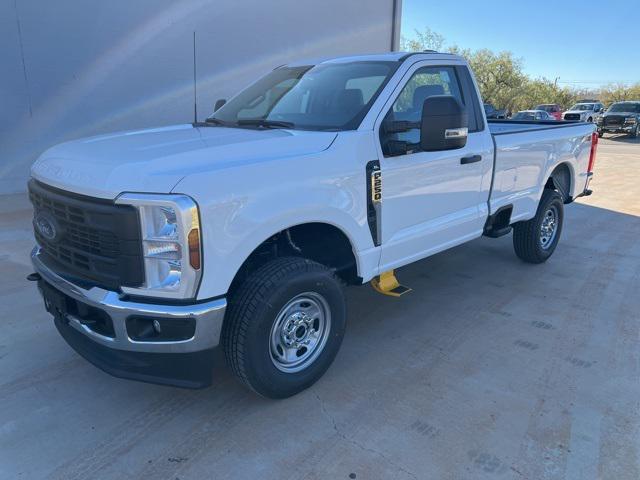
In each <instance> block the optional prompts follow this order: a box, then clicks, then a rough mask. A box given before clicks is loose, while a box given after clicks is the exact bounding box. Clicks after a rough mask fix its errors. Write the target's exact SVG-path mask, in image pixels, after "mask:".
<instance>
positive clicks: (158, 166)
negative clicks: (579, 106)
mask: <svg viewBox="0 0 640 480" xmlns="http://www.w3.org/2000/svg"><path fill="white" fill-rule="evenodd" d="M220 103H222V102H220ZM594 130H595V125H593V124H587V123H576V122H567V123H558V122H516V121H498V122H492V123H488V122H487V121H486V118H485V114H484V110H483V104H482V101H481V98H480V94H479V92H478V88H477V85H476V83H475V81H474V78H473V76H472V73H471V71H470V69H469V67H468V65H467V63H466V62H465V60H464V59H462V58H461V57H458V56H455V55H450V54H440V53H417V54H414V53H411V54H405V53H393V54H384V55H369V56H356V57H347V58H334V59H330V60H323V61H317V62H300V63H294V64H290V65H285V66H281V67H278V68H276V69H274V70H273V71H272V72H270V73H268V74H267V75H266V76H264V77H263V78H260V79H259V80H257V81H256V82H255V83H254V84H252V85H250V86H249V87H248V88H246V89H245V90H243V91H241V92H240V93H238V94H237V95H236V96H235V97H234V98H232V99H230V100H229V101H228V102H227V103H226V104H224V105H223V106H222V107H221V108H220V109H218V110H216V111H215V113H214V114H213V115H212V116H210V117H209V118H208V119H207V120H206V121H205V122H201V123H200V122H195V123H193V124H186V125H178V126H171V127H164V128H154V129H148V130H139V131H129V132H123V133H114V134H110V135H99V136H95V137H91V138H86V139H81V140H77V141H71V142H68V143H64V144H61V145H58V146H55V147H53V148H51V149H49V150H48V151H46V152H45V153H43V154H42V156H41V157H40V158H39V159H38V160H37V161H36V162H35V164H34V165H33V167H32V178H31V180H30V182H29V194H30V198H31V201H32V203H33V207H34V221H33V225H34V230H35V237H36V242H37V246H36V247H35V249H34V251H33V254H32V259H33V265H34V267H35V272H34V273H33V274H32V275H30V279H31V280H36V281H37V282H38V286H39V289H40V291H41V293H42V295H43V297H44V303H45V306H46V309H47V310H48V311H49V312H50V313H51V314H53V316H54V318H55V325H56V326H57V328H58V330H59V331H60V333H61V334H62V336H63V337H64V338H65V339H66V341H67V342H68V343H69V344H70V345H71V346H72V347H73V348H74V349H75V350H77V351H78V352H79V353H80V354H81V355H82V356H84V357H85V358H86V359H88V360H89V361H90V362H92V363H94V364H95V365H97V366H98V367H100V368H102V369H103V370H105V371H107V372H109V373H111V374H113V375H116V376H119V377H125V378H132V379H137V380H143V381H149V382H157V383H164V384H170V385H178V386H183V387H203V386H206V385H208V384H210V382H211V380H212V379H211V377H212V364H213V355H212V352H213V351H214V349H215V348H216V347H218V346H219V345H221V347H222V348H223V349H224V351H225V355H226V358H227V360H228V363H229V364H230V366H231V368H232V369H233V371H234V372H235V373H236V374H237V376H238V377H239V378H240V380H241V381H242V382H244V383H245V384H246V385H248V386H249V387H251V388H252V389H253V390H255V391H256V392H258V393H260V394H262V395H264V396H267V397H273V398H281V397H287V396H290V395H293V394H295V393H297V392H299V391H301V390H302V389H304V388H307V387H309V386H310V385H312V384H313V383H314V382H315V381H316V380H318V378H319V377H320V376H321V375H322V374H323V373H324V372H325V371H326V370H327V368H328V367H329V365H330V364H331V362H332V361H333V359H334V357H335V356H336V353H337V351H338V348H339V347H340V344H341V341H342V338H343V335H344V333H345V325H346V317H347V313H346V309H345V297H344V293H343V286H344V285H345V284H348V285H352V284H357V285H360V284H364V283H367V282H371V283H372V284H373V285H374V287H375V288H376V289H377V290H378V291H380V292H381V293H385V294H388V295H394V296H397V295H400V294H402V293H404V292H405V291H406V290H407V289H406V287H403V286H402V285H400V284H399V283H398V281H397V279H396V277H395V276H394V273H393V271H394V269H396V268H398V267H401V266H403V265H407V264H409V263H411V262H415V261H417V260H420V259H422V258H425V257H428V256H429V255H433V254H435V253H437V252H441V251H443V250H446V249H448V248H451V247H454V246H456V245H460V244H462V243H464V242H468V241H470V240H473V239H475V238H478V237H480V236H482V235H486V236H489V237H497V236H501V235H506V234H509V233H511V232H512V231H513V245H514V248H515V252H516V254H517V255H518V256H519V257H520V258H521V259H522V260H524V261H525V262H530V263H541V262H544V261H545V260H547V259H548V258H549V257H550V256H551V254H552V253H553V251H554V250H555V248H556V245H557V244H558V240H559V239H560V235H561V232H562V227H563V205H565V204H567V203H570V202H571V201H573V200H574V199H575V198H576V197H579V196H581V195H587V194H589V193H591V191H590V190H589V181H590V178H591V175H592V170H593V163H594V159H595V151H596V144H597V139H598V137H597V135H596V134H595V133H594Z"/></svg>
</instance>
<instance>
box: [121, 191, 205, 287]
mask: <svg viewBox="0 0 640 480" xmlns="http://www.w3.org/2000/svg"><path fill="white" fill-rule="evenodd" d="M116 203H118V204H123V205H133V206H134V207H136V208H137V209H138V213H139V216H140V231H141V233H142V254H143V256H144V273H145V282H144V285H143V286H142V287H135V288H134V287H122V291H123V292H125V293H129V294H131V295H144V296H152V297H163V298H181V299H184V298H193V297H195V294H196V291H197V289H198V284H199V282H200V274H201V271H202V247H201V244H200V216H199V214H198V206H197V205H196V203H195V202H194V201H193V200H192V199H191V198H190V197H187V196H186V195H161V194H144V193H125V194H122V195H120V196H119V197H118V198H117V200H116Z"/></svg>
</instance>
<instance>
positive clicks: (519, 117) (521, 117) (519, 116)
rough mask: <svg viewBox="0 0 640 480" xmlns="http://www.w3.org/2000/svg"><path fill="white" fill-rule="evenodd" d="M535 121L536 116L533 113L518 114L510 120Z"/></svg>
mask: <svg viewBox="0 0 640 480" xmlns="http://www.w3.org/2000/svg"><path fill="white" fill-rule="evenodd" d="M535 119H536V115H535V113H533V112H518V113H516V114H515V115H514V116H513V117H511V120H535Z"/></svg>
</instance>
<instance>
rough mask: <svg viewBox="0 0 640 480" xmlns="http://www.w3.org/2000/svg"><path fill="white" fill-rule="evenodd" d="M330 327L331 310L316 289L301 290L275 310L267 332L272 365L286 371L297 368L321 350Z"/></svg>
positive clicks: (296, 370) (316, 356)
mask: <svg viewBox="0 0 640 480" xmlns="http://www.w3.org/2000/svg"><path fill="white" fill-rule="evenodd" d="M330 330H331V311H330V309H329V304H328V303H327V301H326V300H325V298H324V297H323V296H322V295H320V294H319V293H316V292H306V293H302V294H300V295H298V296H296V297H295V298H293V299H291V300H290V301H289V302H287V303H286V305H285V306H284V307H282V310H280V312H279V313H278V316H277V317H276V320H275V322H274V323H273V326H272V327H271V334H270V336H269V351H270V354H271V361H272V362H273V364H274V365H275V367H276V368H277V369H278V370H280V371H282V372H285V373H294V372H299V371H301V370H303V369H305V368H307V367H308V366H309V365H311V364H312V363H313V362H314V361H315V360H316V359H317V358H318V356H319V355H320V353H322V350H323V349H324V347H325V345H326V343H327V338H328V337H329V331H330Z"/></svg>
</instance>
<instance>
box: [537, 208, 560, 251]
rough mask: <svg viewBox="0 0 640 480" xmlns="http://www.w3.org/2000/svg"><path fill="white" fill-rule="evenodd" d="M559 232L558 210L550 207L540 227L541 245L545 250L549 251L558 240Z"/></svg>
mask: <svg viewBox="0 0 640 480" xmlns="http://www.w3.org/2000/svg"><path fill="white" fill-rule="evenodd" d="M557 230H558V209H557V208H556V207H555V206H551V207H549V209H548V210H547V211H546V212H545V214H544V217H543V218H542V224H541V225H540V245H541V246H542V248H543V249H545V250H546V249H547V248H549V247H550V246H551V244H552V243H553V240H554V239H555V238H556V232H557Z"/></svg>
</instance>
